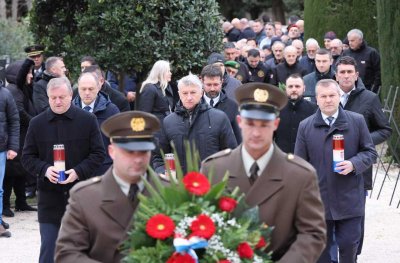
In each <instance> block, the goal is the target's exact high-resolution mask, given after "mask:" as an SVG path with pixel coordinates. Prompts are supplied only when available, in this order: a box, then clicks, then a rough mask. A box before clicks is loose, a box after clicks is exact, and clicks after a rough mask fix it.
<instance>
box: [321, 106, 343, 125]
mask: <svg viewBox="0 0 400 263" xmlns="http://www.w3.org/2000/svg"><path fill="white" fill-rule="evenodd" d="M321 115H322V119H323V120H324V121H325V122H326V124H328V125H329V121H328V117H330V116H332V117H333V121H332V123H331V125H333V124H334V123H335V121H336V119H337V117H338V115H339V110H337V111H336V112H335V113H334V114H333V115H329V116H328V115H326V114H324V113H323V112H322V111H321Z"/></svg>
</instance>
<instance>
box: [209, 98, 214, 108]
mask: <svg viewBox="0 0 400 263" xmlns="http://www.w3.org/2000/svg"><path fill="white" fill-rule="evenodd" d="M210 106H211V107H214V100H213V99H211V100H210Z"/></svg>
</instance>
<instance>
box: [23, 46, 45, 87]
mask: <svg viewBox="0 0 400 263" xmlns="http://www.w3.org/2000/svg"><path fill="white" fill-rule="evenodd" d="M43 52H44V46H42V45H32V46H28V47H26V48H25V53H26V54H27V55H28V58H29V59H31V60H33V62H34V63H35V66H34V67H33V71H32V74H33V81H34V82H37V81H39V80H40V78H41V77H42V74H43V72H44V70H45V64H44V56H43Z"/></svg>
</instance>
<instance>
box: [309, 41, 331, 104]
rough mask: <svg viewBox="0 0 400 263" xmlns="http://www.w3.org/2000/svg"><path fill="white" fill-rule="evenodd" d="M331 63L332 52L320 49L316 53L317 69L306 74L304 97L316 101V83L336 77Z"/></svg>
mask: <svg viewBox="0 0 400 263" xmlns="http://www.w3.org/2000/svg"><path fill="white" fill-rule="evenodd" d="M331 65H332V55H331V53H330V52H329V51H328V50H326V49H323V48H322V49H319V50H318V51H317V54H316V55H315V71H314V72H312V73H310V74H308V75H306V76H304V84H305V85H306V92H305V93H304V97H306V98H309V100H311V101H312V102H316V99H315V85H316V84H317V82H318V81H319V80H321V79H335V72H334V71H333V70H332V67H331Z"/></svg>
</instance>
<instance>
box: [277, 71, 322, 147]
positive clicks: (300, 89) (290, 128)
mask: <svg viewBox="0 0 400 263" xmlns="http://www.w3.org/2000/svg"><path fill="white" fill-rule="evenodd" d="M304 91H305V87H304V82H303V79H302V78H301V76H300V75H299V74H292V75H290V76H289V78H288V79H287V80H286V95H287V96H288V99H289V101H288V103H287V104H286V106H285V107H284V108H283V109H282V110H281V113H280V119H281V121H280V123H279V126H278V129H277V130H276V132H275V134H274V135H275V136H274V138H275V143H276V144H277V145H278V146H279V148H281V150H282V151H284V152H287V153H293V152H294V145H295V143H296V135H297V129H298V128H299V124H300V122H301V121H302V120H304V119H305V118H307V117H308V116H311V115H312V114H314V113H315V111H316V110H317V105H316V104H314V103H312V102H309V101H307V100H305V99H304V98H303V94H304Z"/></svg>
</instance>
